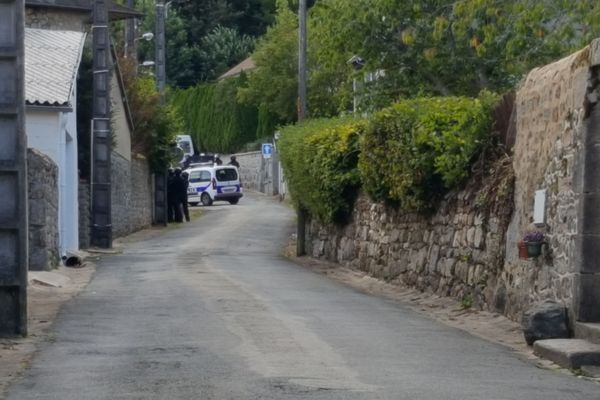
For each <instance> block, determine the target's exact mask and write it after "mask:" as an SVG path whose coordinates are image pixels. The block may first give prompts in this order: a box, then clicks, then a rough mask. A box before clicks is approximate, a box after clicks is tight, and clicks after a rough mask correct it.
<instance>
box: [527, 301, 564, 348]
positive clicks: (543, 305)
mask: <svg viewBox="0 0 600 400" xmlns="http://www.w3.org/2000/svg"><path fill="white" fill-rule="evenodd" d="M521 327H522V328H523V335H524V336H525V341H526V342H527V344H528V345H530V346H531V345H532V344H533V343H534V342H535V341H536V340H542V339H558V338H567V337H569V329H568V326H567V309H566V307H565V306H564V305H562V304H560V303H558V302H556V301H552V300H546V301H543V302H540V303H536V304H534V305H533V306H532V307H531V308H530V309H528V310H527V311H525V313H524V314H523V319H522V321H521Z"/></svg>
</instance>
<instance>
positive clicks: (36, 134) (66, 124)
mask: <svg viewBox="0 0 600 400" xmlns="http://www.w3.org/2000/svg"><path fill="white" fill-rule="evenodd" d="M25 129H26V133H27V141H28V146H29V147H31V148H34V149H36V150H39V151H41V152H42V153H44V154H46V155H47V156H48V157H50V158H51V159H52V161H54V162H55V163H56V165H57V166H58V185H59V191H58V193H59V196H58V210H59V211H58V232H59V251H60V255H62V254H64V253H65V252H66V251H68V250H77V249H78V248H79V212H78V210H79V206H78V195H77V189H78V182H79V178H78V172H77V125H76V113H75V110H73V112H60V111H57V110H52V109H49V110H40V109H28V110H27V113H26V116H25Z"/></svg>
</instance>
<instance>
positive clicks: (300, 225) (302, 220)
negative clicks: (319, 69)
mask: <svg viewBox="0 0 600 400" xmlns="http://www.w3.org/2000/svg"><path fill="white" fill-rule="evenodd" d="M306 42H307V40H306V0H300V2H299V5H298V122H302V121H303V120H304V118H306V116H307V110H306ZM296 220H297V226H296V255H297V256H298V257H300V256H303V255H304V254H305V248H306V210H305V209H304V207H302V205H299V206H298V209H297V219H296Z"/></svg>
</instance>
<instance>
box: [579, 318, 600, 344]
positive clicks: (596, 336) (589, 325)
mask: <svg viewBox="0 0 600 400" xmlns="http://www.w3.org/2000/svg"><path fill="white" fill-rule="evenodd" d="M575 337H576V338H577V339H584V340H587V341H588V342H592V343H597V344H600V323H597V322H575Z"/></svg>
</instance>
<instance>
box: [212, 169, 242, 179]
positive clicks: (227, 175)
mask: <svg viewBox="0 0 600 400" xmlns="http://www.w3.org/2000/svg"><path fill="white" fill-rule="evenodd" d="M216 174H217V180H218V181H219V182H226V181H235V180H237V178H238V176H237V172H236V171H235V169H233V168H223V169H218V170H217V171H216Z"/></svg>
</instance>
